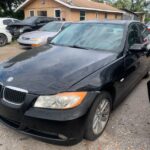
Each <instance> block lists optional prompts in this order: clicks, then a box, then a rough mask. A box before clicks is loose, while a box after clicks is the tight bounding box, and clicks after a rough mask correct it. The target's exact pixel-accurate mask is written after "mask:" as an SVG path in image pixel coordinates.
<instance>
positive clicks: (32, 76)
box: [0, 21, 150, 145]
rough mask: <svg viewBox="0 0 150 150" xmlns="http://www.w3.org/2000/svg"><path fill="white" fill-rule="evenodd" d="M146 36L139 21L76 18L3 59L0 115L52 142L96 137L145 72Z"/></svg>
mask: <svg viewBox="0 0 150 150" xmlns="http://www.w3.org/2000/svg"><path fill="white" fill-rule="evenodd" d="M147 36H148V31H147V30H146V27H145V26H144V25H143V24H141V23H139V22H134V21H103V22H98V21H93V22H79V23H76V24H73V25H71V26H70V27H68V28H67V29H65V30H64V31H62V32H61V33H60V34H59V35H58V36H56V37H55V38H54V39H53V40H52V41H51V43H49V45H46V46H43V47H40V48H37V49H33V50H31V51H27V52H25V53H22V54H20V55H18V56H16V57H14V58H12V59H11V60H9V61H7V62H3V63H1V65H0V120H1V121H2V122H3V123H5V124H6V125H8V126H10V127H12V128H14V129H17V130H18V131H21V132H23V133H26V134H28V135H31V136H34V137H35V138H40V139H41V140H44V141H49V142H51V143H54V144H61V145H73V144H76V143H78V142H80V141H81V140H82V139H83V138H85V139H87V140H91V141H93V140H95V139H97V138H98V137H99V136H100V135H101V134H102V133H103V131H104V129H105V127H106V125H107V123H108V120H109V117H110V113H111V111H112V110H113V109H114V108H115V107H116V106H117V105H118V104H119V103H120V102H122V101H123V99H124V98H125V97H126V96H127V95H128V94H129V93H130V92H131V90H132V89H133V88H134V87H135V86H136V84H137V83H139V82H140V81H141V80H142V78H144V77H145V76H146V75H147V73H148V69H149V65H150V59H149V49H148V48H147V47H148V46H147V45H148V39H147Z"/></svg>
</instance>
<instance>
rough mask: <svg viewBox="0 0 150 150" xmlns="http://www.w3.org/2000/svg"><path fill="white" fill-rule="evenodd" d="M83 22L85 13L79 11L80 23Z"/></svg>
mask: <svg viewBox="0 0 150 150" xmlns="http://www.w3.org/2000/svg"><path fill="white" fill-rule="evenodd" d="M82 20H85V11H80V21H82Z"/></svg>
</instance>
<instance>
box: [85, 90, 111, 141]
mask: <svg viewBox="0 0 150 150" xmlns="http://www.w3.org/2000/svg"><path fill="white" fill-rule="evenodd" d="M111 108H112V98H111V95H110V94H109V93H107V92H102V93H101V94H100V96H98V98H97V99H96V101H95V102H94V104H93V106H92V108H91V110H90V112H89V114H88V117H87V122H86V130H85V138H86V139H87V140H90V141H93V140H96V139H97V138H98V137H99V136H100V135H101V134H102V133H103V131H104V129H105V127H106V125H107V123H108V120H109V117H110V112H111Z"/></svg>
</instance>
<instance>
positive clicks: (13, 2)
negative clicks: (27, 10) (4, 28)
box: [0, 0, 24, 18]
mask: <svg viewBox="0 0 150 150" xmlns="http://www.w3.org/2000/svg"><path fill="white" fill-rule="evenodd" d="M23 1H24V0H2V1H0V16H2V17H4V16H5V17H6V16H7V17H19V18H20V17H21V18H22V17H23V13H22V12H17V13H16V12H14V10H15V9H16V8H17V7H18V6H19V5H20V4H21V3H22V2H23Z"/></svg>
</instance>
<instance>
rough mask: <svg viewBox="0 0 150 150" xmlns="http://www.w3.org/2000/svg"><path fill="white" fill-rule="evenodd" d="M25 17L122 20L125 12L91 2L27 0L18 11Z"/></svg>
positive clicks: (80, 0)
mask: <svg viewBox="0 0 150 150" xmlns="http://www.w3.org/2000/svg"><path fill="white" fill-rule="evenodd" d="M18 10H24V14H25V17H30V16H49V17H56V18H58V19H60V20H66V21H81V20H94V19H100V20H103V19H110V20H114V19H118V20H119V19H122V16H123V12H122V11H121V10H119V9H117V8H114V7H112V6H110V5H108V4H106V3H97V2H93V1H91V0H26V1H25V2H24V3H22V4H21V5H20V6H19V7H18V8H17V9H16V11H18Z"/></svg>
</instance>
